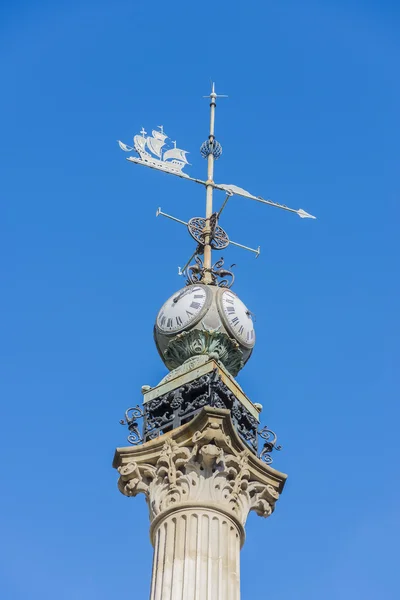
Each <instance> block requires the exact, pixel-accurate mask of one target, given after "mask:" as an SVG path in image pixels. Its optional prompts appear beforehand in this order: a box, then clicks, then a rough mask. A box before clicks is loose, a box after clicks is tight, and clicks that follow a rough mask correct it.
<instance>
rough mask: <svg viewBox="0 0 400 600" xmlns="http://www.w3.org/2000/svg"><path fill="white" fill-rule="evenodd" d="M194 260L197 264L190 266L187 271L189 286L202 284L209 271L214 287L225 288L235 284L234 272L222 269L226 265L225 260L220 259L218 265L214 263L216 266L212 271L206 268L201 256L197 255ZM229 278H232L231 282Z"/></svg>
mask: <svg viewBox="0 0 400 600" xmlns="http://www.w3.org/2000/svg"><path fill="white" fill-rule="evenodd" d="M194 260H195V263H196V264H194V265H189V266H188V267H187V269H186V275H187V279H188V285H190V284H197V283H200V282H201V281H202V280H203V278H204V273H205V272H206V271H209V272H210V273H211V277H212V281H213V285H217V286H219V287H223V288H230V287H232V285H233V282H234V281H235V276H234V274H233V273H232V271H229V270H227V269H223V268H222V267H223V265H224V259H223V258H220V260H218V261H217V262H216V263H214V265H213V266H212V267H211V269H207V268H206V267H205V266H204V264H203V261H202V259H201V258H200V256H198V255H197V256H196V257H195V259H194ZM234 266H235V265H231V267H230V268H232V267H234ZM227 278H228V279H227ZM229 278H230V280H229Z"/></svg>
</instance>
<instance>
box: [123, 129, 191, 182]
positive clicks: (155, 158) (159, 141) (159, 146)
mask: <svg viewBox="0 0 400 600" xmlns="http://www.w3.org/2000/svg"><path fill="white" fill-rule="evenodd" d="M158 129H159V130H160V131H156V130H155V129H153V130H152V132H151V135H149V136H147V131H145V130H144V128H143V127H142V130H141V132H140V135H139V134H138V135H135V136H134V138H133V147H132V146H128V145H127V144H124V143H123V142H121V141H120V140H118V144H119V147H120V148H121V150H123V151H124V152H133V151H134V150H136V152H137V153H138V154H139V157H140V158H136V157H133V156H130V157H129V158H128V160H130V161H131V162H135V163H138V164H144V165H146V166H148V167H153V168H154V169H160V170H161V171H167V172H168V173H172V174H174V175H185V173H182V169H183V168H184V167H185V166H186V165H188V164H189V163H188V161H187V160H186V154H188V152H187V151H186V150H182V149H181V148H177V147H176V142H175V141H174V142H172V144H173V147H169V144H168V143H167V141H166V140H167V139H169V138H168V136H167V135H166V134H165V133H164V128H163V126H162V125H159V126H158Z"/></svg>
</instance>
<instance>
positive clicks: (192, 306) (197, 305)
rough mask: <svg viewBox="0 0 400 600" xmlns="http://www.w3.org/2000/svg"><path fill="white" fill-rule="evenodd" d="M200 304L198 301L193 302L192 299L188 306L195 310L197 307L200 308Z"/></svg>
mask: <svg viewBox="0 0 400 600" xmlns="http://www.w3.org/2000/svg"><path fill="white" fill-rule="evenodd" d="M200 306H201V304H200V302H195V301H194V300H193V302H192V304H191V305H190V308H194V309H195V310H197V309H198V308H200Z"/></svg>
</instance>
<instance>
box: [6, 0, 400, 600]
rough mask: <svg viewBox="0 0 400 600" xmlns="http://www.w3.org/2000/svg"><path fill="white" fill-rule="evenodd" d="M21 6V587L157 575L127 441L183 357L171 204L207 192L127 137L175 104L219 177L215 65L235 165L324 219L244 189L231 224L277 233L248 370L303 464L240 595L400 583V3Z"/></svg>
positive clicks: (17, 469) (10, 509)
mask: <svg viewBox="0 0 400 600" xmlns="http://www.w3.org/2000/svg"><path fill="white" fill-rule="evenodd" d="M0 11H1V14H0V28H1V36H0V52H1V65H0V76H1V82H2V93H1V95H0V113H1V115H2V119H1V120H2V126H1V142H0V152H1V157H0V158H1V160H0V190H1V213H0V215H1V218H0V252H1V256H2V261H1V267H0V268H1V283H2V286H1V287H2V291H1V295H0V314H1V317H0V397H1V407H2V409H1V410H2V418H1V429H2V432H1V436H0V444H1V455H2V461H1V463H2V466H1V470H2V477H1V480H2V484H3V485H2V493H1V495H0V519H1V521H2V523H1V531H2V534H1V537H2V544H1V554H2V556H1V560H0V573H1V575H0V587H1V596H2V598H4V599H5V600H22V598H23V599H27V598H28V599H29V600H36V599H38V600H39V599H40V600H47V599H48V600H50V599H51V600H53V598H54V596H55V595H56V596H57V598H58V599H59V600H81V599H84V600H91V599H96V600H110V599H111V598H113V599H114V598H122V597H123V598H128V597H130V598H146V597H147V594H148V589H149V583H150V570H151V557H152V548H151V545H150V543H149V538H148V520H147V511H146V507H145V502H144V499H143V498H142V497H140V498H137V499H135V500H133V499H127V498H124V497H123V496H122V495H121V494H119V492H118V491H117V488H116V481H117V474H116V472H115V471H113V470H112V468H111V461H112V457H113V452H114V448H115V447H116V446H121V445H124V444H125V436H126V432H125V430H124V429H123V428H122V427H121V426H120V425H119V423H118V421H119V419H120V418H121V417H122V416H123V413H124V410H125V408H127V407H128V406H130V405H132V404H136V403H138V402H140V401H141V395H140V388H141V386H142V385H143V384H151V385H154V384H156V383H157V382H158V381H159V380H160V379H161V378H162V377H163V376H164V374H165V369H164V366H163V365H162V363H161V361H160V360H159V358H158V355H157V352H156V349H155V346H154V343H153V340H152V326H153V322H154V319H155V316H156V313H157V311H158V309H159V308H160V306H161V305H162V304H163V302H164V301H165V300H166V299H167V298H168V296H169V295H170V294H171V293H173V292H174V291H175V290H177V289H179V288H180V287H181V286H182V280H181V278H179V277H178V275H177V266H178V265H182V264H183V263H184V261H185V259H186V258H187V257H188V256H189V255H190V253H191V251H192V249H193V244H192V243H191V240H190V238H189V236H188V234H187V233H186V232H185V230H184V228H182V227H181V226H180V225H178V224H174V223H170V222H168V221H166V220H162V219H161V218H160V219H158V220H156V219H155V210H156V208H157V206H161V207H162V208H163V209H164V210H165V211H166V212H170V213H172V214H175V215H177V216H179V217H180V218H182V219H185V220H186V219H188V218H190V217H191V216H194V215H202V214H203V210H204V193H203V190H202V188H200V186H195V185H192V184H190V183H189V182H185V181H181V180H179V179H175V178H173V177H169V176H167V175H164V174H161V173H157V172H152V171H150V170H147V169H144V168H142V167H138V166H135V165H131V164H129V163H127V162H126V161H125V155H124V154H123V153H122V152H121V151H120V150H119V149H118V146H117V144H116V140H117V139H122V140H123V141H125V142H127V143H129V142H130V141H131V139H132V136H133V135H134V134H136V133H137V132H138V131H139V130H140V128H141V127H142V126H144V127H145V128H146V129H147V130H149V129H150V128H152V127H154V126H156V125H159V124H161V123H162V124H163V125H164V127H165V130H166V131H167V133H169V135H170V136H171V137H172V139H176V140H177V141H178V145H179V146H180V147H182V148H185V149H187V150H189V151H190V155H189V160H190V162H191V166H190V167H189V168H188V169H187V170H188V172H189V173H190V174H191V175H192V176H195V177H204V176H205V167H206V164H205V161H204V160H203V159H202V158H201V156H200V154H199V152H198V148H199V146H200V144H201V143H202V142H203V140H204V139H205V138H206V136H207V128H208V103H207V101H206V100H203V99H202V96H203V95H204V94H207V93H208V92H209V81H210V78H213V79H214V80H215V81H216V82H217V90H219V91H220V93H225V94H229V99H227V100H223V101H222V100H221V102H220V103H219V105H218V109H217V110H218V112H217V122H216V135H217V138H218V139H219V141H220V142H221V144H222V146H223V156H222V158H221V159H220V160H219V161H218V163H217V164H216V172H215V178H216V180H218V181H220V182H224V183H225V182H228V183H231V182H232V183H236V184H237V185H240V186H242V187H244V188H246V189H249V190H250V191H251V192H253V193H255V194H256V195H262V196H264V197H270V198H272V199H274V200H276V201H277V202H282V203H286V204H288V205H290V206H294V207H295V208H300V207H301V208H303V209H305V210H307V211H309V212H311V213H312V214H315V215H317V217H318V220H317V221H308V220H304V221H303V220H301V219H299V218H297V216H295V215H290V214H285V213H284V212H283V211H278V210H274V209H272V208H268V207H265V206H262V205H259V204H256V203H252V202H251V201H248V200H245V199H241V198H238V197H235V198H234V199H232V201H231V202H230V206H229V208H228V209H227V210H226V213H224V218H223V222H222V223H221V224H222V226H223V227H224V228H225V229H227V231H228V233H229V234H230V236H231V237H232V239H236V240H238V241H241V242H242V243H244V244H248V245H251V246H257V245H258V244H260V245H261V249H262V254H261V256H260V258H259V259H258V260H255V259H254V258H253V257H252V255H250V254H248V253H246V252H243V251H241V250H237V249H230V250H229V251H228V252H226V253H225V258H226V261H227V263H228V264H230V263H231V262H235V263H236V264H237V267H236V277H237V282H236V284H235V288H234V289H235V291H236V292H237V293H238V295H239V296H240V297H241V298H242V299H243V300H244V302H245V303H246V304H247V305H248V306H249V308H250V309H251V310H252V311H253V312H254V313H255V314H256V319H257V320H256V331H257V345H256V349H255V352H254V354H253V357H252V358H251V360H250V361H249V363H248V365H247V366H246V367H245V369H244V370H243V371H242V372H241V373H240V375H239V378H238V380H239V382H240V384H241V385H242V386H243V388H244V389H245V391H246V392H247V394H248V396H249V397H250V398H251V399H252V400H253V401H254V402H261V403H262V404H263V405H264V412H263V415H262V416H263V423H264V424H268V425H269V426H271V427H272V428H273V429H274V430H275V431H276V432H277V433H278V435H279V440H280V442H281V443H282V444H283V446H284V450H283V451H282V452H281V453H280V454H279V455H278V456H276V457H275V462H274V465H275V466H276V467H277V468H279V469H281V470H283V471H285V472H287V473H288V474H289V479H288V483H287V486H286V489H285V493H284V494H283V496H282V498H281V500H280V502H279V504H278V506H277V510H276V512H275V514H274V515H273V517H272V518H270V519H268V520H266V521H263V520H261V519H260V518H259V517H256V516H254V515H252V516H251V517H250V518H249V521H248V526H247V542H246V545H245V547H244V550H243V552H242V596H243V598H244V599H246V598H254V599H255V600H262V599H264V598H266V597H267V596H268V597H271V598H274V600H300V599H303V598H304V599H305V598H307V600H317V599H318V600H320V599H321V598H323V599H324V600H350V599H351V600H357V599H361V598H362V600H372V599H374V600H375V599H376V598H384V599H385V600H392V599H393V600H394V599H398V598H399V596H400V583H399V577H398V555H399V541H398V540H399V537H400V511H399V501H400V483H399V468H398V464H399V458H400V452H399V440H398V429H399V428H398V420H399V417H400V408H399V401H398V399H399V378H398V375H397V373H396V366H397V365H398V363H399V341H398V340H399V333H400V331H399V318H398V312H399V308H398V307H399V287H400V285H399V245H398V238H399V235H398V223H399V200H398V199H399V176H398V173H399V159H400V149H399V132H400V120H399V106H400V83H399V77H398V65H399V59H400V41H399V35H398V31H399V26H400V9H399V5H398V3H395V2H388V1H384V0H381V1H380V2H378V1H377V0H375V1H374V2H372V1H369V2H368V1H363V2H361V1H355V0H347V1H345V0H341V1H339V0H336V1H335V0H331V1H328V0H324V1H320V2H317V1H311V0H304V1H303V2H298V1H297V2H296V1H294V0H282V1H281V2H270V1H269V0H268V1H264V2H260V1H258V2H253V1H250V2H246V3H238V2H232V1H231V2H227V1H226V0H219V2H215V3H213V4H211V5H210V6H207V5H206V3H203V2H202V3H200V2H187V3H178V4H177V3H175V4H171V3H167V2H165V3H161V2H159V1H158V0H154V1H153V2H148V3H145V2H139V1H136V2H127V1H123V0H115V1H114V2H112V3H110V2H105V1H104V0H97V1H96V2H94V1H92V0H81V1H80V2H77V1H76V0H70V1H69V2H64V1H62V0H61V1H60V2H56V3H54V2H41V1H40V0H37V1H36V2H35V3H32V2H29V3H28V2H20V1H18V0H16V1H15V2H13V3H11V2H4V1H3V3H2V4H1V8H0ZM220 201H222V197H221V196H217V202H220ZM397 371H398V368H397Z"/></svg>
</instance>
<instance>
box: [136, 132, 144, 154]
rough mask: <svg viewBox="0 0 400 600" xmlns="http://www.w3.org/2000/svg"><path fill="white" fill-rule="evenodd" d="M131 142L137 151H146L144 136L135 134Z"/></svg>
mask: <svg viewBox="0 0 400 600" xmlns="http://www.w3.org/2000/svg"><path fill="white" fill-rule="evenodd" d="M133 143H134V144H135V149H136V150H137V152H146V138H144V137H142V136H141V135H135V137H134V138H133Z"/></svg>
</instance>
